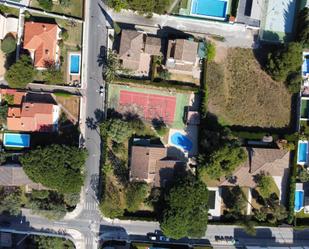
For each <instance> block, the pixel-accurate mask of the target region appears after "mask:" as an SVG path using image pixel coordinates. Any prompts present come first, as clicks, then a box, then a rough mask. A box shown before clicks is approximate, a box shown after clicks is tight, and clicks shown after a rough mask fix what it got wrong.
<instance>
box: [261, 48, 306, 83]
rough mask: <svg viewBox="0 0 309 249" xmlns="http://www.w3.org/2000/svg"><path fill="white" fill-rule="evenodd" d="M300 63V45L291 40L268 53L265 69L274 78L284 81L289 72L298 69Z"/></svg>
mask: <svg viewBox="0 0 309 249" xmlns="http://www.w3.org/2000/svg"><path fill="white" fill-rule="evenodd" d="M301 65H302V45H301V44H300V43H296V42H291V43H288V44H287V45H286V46H285V47H284V48H283V49H279V50H278V51H275V52H273V53H271V54H269V55H268V62H267V65H266V69H267V71H268V73H269V74H270V75H271V76H272V78H273V79H274V80H276V81H286V80H287V77H288V76H289V74H291V73H294V72H296V71H298V70H299V69H300V67H301Z"/></svg>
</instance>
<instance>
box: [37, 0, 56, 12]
mask: <svg viewBox="0 0 309 249" xmlns="http://www.w3.org/2000/svg"><path fill="white" fill-rule="evenodd" d="M38 2H39V5H40V6H41V8H42V9H44V10H47V11H51V10H52V8H53V0H38Z"/></svg>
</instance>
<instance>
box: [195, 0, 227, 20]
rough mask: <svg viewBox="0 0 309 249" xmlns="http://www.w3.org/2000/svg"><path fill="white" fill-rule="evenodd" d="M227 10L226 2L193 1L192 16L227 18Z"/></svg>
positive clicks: (215, 0)
mask: <svg viewBox="0 0 309 249" xmlns="http://www.w3.org/2000/svg"><path fill="white" fill-rule="evenodd" d="M226 9H227V1H226V0H192V5H191V14H193V15H202V16H208V17H216V18H225V17H226Z"/></svg>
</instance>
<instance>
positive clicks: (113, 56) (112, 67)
mask: <svg viewBox="0 0 309 249" xmlns="http://www.w3.org/2000/svg"><path fill="white" fill-rule="evenodd" d="M124 72H127V70H126V69H124V68H123V67H122V66H121V64H120V62H119V59H118V55H117V53H116V52H114V51H113V50H111V49H109V50H108V53H107V58H106V65H105V66H104V67H103V76H104V78H105V80H106V82H107V83H112V82H113V81H114V80H115V78H116V77H117V76H118V75H119V73H124Z"/></svg>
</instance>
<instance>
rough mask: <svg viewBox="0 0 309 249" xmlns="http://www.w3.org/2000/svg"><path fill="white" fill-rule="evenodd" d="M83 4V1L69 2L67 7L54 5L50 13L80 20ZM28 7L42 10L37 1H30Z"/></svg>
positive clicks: (73, 0) (72, 0)
mask: <svg viewBox="0 0 309 249" xmlns="http://www.w3.org/2000/svg"><path fill="white" fill-rule="evenodd" d="M83 2H84V1H83V0H71V1H70V4H69V5H68V6H63V5H60V4H54V5H53V8H52V10H51V11H52V12H56V13H61V14H66V15H69V16H74V17H80V18H81V17H82V16H83ZM30 5H31V7H35V8H42V7H41V6H40V5H39V2H38V0H32V1H31V4H30Z"/></svg>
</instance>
